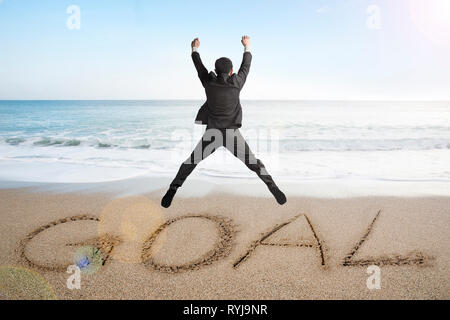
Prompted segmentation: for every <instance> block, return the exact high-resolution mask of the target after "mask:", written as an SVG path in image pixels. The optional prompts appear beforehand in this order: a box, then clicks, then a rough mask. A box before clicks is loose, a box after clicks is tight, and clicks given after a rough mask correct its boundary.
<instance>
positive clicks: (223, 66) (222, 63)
mask: <svg viewBox="0 0 450 320" xmlns="http://www.w3.org/2000/svg"><path fill="white" fill-rule="evenodd" d="M216 73H217V74H221V73H226V74H229V75H231V74H232V73H233V63H232V62H231V60H230V59H228V58H220V59H217V60H216Z"/></svg>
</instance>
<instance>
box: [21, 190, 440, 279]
mask: <svg viewBox="0 0 450 320" xmlns="http://www.w3.org/2000/svg"><path fill="white" fill-rule="evenodd" d="M116 201H119V202H120V201H122V203H113V204H112V205H111V206H110V207H109V208H114V210H115V211H114V212H113V214H112V213H111V212H112V211H109V210H106V212H105V211H104V212H103V213H102V215H101V216H100V217H96V216H90V215H78V216H73V217H67V218H64V219H59V220H57V221H53V222H50V223H48V224H46V225H44V226H41V227H39V228H37V229H36V230H34V231H33V232H31V233H30V234H29V235H27V237H26V238H25V239H23V240H22V241H21V242H20V245H19V254H20V258H21V260H22V262H23V263H24V264H26V265H27V266H29V267H32V268H36V269H40V270H43V271H59V272H61V271H65V270H66V268H67V265H69V263H67V260H68V259H67V258H68V253H67V248H68V247H74V246H75V247H76V246H78V247H80V246H81V247H82V246H90V247H93V248H96V249H97V250H99V251H100V252H101V266H105V265H107V264H108V262H109V261H110V260H111V259H116V260H119V261H121V262H129V263H143V264H144V265H145V267H146V268H148V269H152V270H156V271H160V272H166V273H177V272H183V271H188V270H197V269H199V268H202V267H204V266H207V265H211V264H213V263H215V262H217V261H219V260H222V259H225V258H226V257H228V256H229V255H230V254H231V252H232V250H233V248H234V239H235V233H236V232H235V224H234V223H233V221H232V220H231V219H229V218H225V217H221V216H216V215H209V214H187V215H183V216H179V217H176V218H172V219H169V220H164V219H163V218H162V214H161V212H159V209H158V206H156V205H155V204H153V203H152V202H151V201H150V200H148V199H146V198H145V197H135V198H133V199H129V198H128V199H126V200H116ZM124 202H125V203H124ZM131 203H132V204H133V206H132V207H133V210H132V211H130V210H129V209H127V210H123V212H122V213H121V212H120V210H118V209H117V208H119V209H120V208H129V204H131ZM123 213H125V214H123ZM121 214H122V216H121V217H119V218H118V215H121ZM381 216H382V213H381V210H380V211H378V212H377V213H376V214H375V215H374V218H373V220H372V221H371V223H370V224H369V225H368V227H367V229H366V230H365V231H363V232H361V237H360V239H359V240H358V241H357V242H356V243H355V245H354V247H353V248H350V250H349V251H348V254H346V255H345V256H344V257H343V258H342V260H341V263H339V265H340V266H342V267H356V266H360V267H361V266H370V265H379V266H386V265H390V266H406V265H410V266H411V265H417V266H425V265H428V262H429V261H431V260H432V257H429V256H426V255H425V254H423V253H422V252H419V251H413V252H410V253H408V254H406V255H400V254H396V255H381V256H378V257H370V258H359V259H357V258H356V253H357V252H358V251H359V250H360V248H361V247H362V246H363V245H364V243H365V242H366V241H367V240H368V239H369V237H370V235H371V234H372V233H373V229H374V228H375V227H376V224H377V222H378V220H379V219H380V217H381ZM112 221H115V223H112ZM117 221H119V222H118V223H116V222H117ZM57 228H58V229H60V230H59V232H61V231H63V230H62V229H61V228H65V229H67V230H65V232H64V234H68V235H73V234H76V236H75V238H76V239H67V242H66V243H59V244H58V249H56V248H55V249H54V250H51V251H52V255H53V256H52V258H51V259H49V258H45V254H42V249H41V250H39V248H38V247H39V246H40V247H43V246H45V243H47V244H48V245H50V246H55V245H54V244H53V242H50V241H49V240H48V239H51V238H52V237H51V232H52V229H57ZM77 228H78V231H77ZM89 229H91V233H93V234H92V235H91V236H88V234H89ZM80 230H81V231H82V232H80ZM192 230H195V231H192ZM197 230H201V232H196V231H197ZM55 231H56V230H55ZM67 231H71V232H67ZM293 232H294V233H299V232H301V233H304V234H305V235H307V237H301V239H300V240H298V239H295V240H289V238H286V237H285V235H286V234H289V233H290V234H292V233H293ZM319 234H320V233H319V232H318V228H317V226H315V225H314V224H313V221H312V220H311V219H310V217H309V216H308V215H306V214H299V215H296V216H294V217H292V218H290V219H288V220H286V221H283V222H282V223H280V224H277V225H275V226H273V227H272V228H270V229H268V231H267V232H264V233H262V234H261V236H260V237H259V238H257V239H255V240H254V241H252V242H251V243H250V244H249V245H248V247H247V249H246V250H245V251H244V252H241V253H240V254H239V255H237V258H236V259H234V260H233V262H232V264H231V266H230V267H232V268H234V269H238V268H239V267H240V266H242V265H243V264H245V263H246V261H248V260H249V259H251V257H252V255H254V254H255V253H256V252H257V251H258V249H259V248H260V247H272V248H276V247H303V248H309V249H311V250H314V251H315V252H316V255H317V264H318V265H319V266H320V267H321V268H324V269H326V268H327V267H328V266H329V263H328V258H327V250H326V247H325V243H324V241H323V239H322V238H321V237H320V235H319ZM174 235H176V236H177V238H175V237H174ZM283 235H284V237H283ZM83 237H84V239H83ZM180 237H181V241H182V243H189V242H192V241H196V243H197V244H196V245H195V246H191V247H189V246H186V248H181V249H180V247H179V246H177V245H176V244H174V243H175V242H177V241H175V240H174V239H178V242H180ZM46 239H47V240H46ZM48 245H47V247H48ZM64 249H65V251H64ZM58 250H62V252H63V251H64V252H65V253H64V254H61V257H60V260H59V261H58V259H56V258H55V252H58ZM180 250H183V254H182V255H181V256H182V258H180V254H176V253H177V252H178V253H179V251H180ZM274 250H275V249H274ZM47 251H48V249H47ZM160 251H166V252H165V255H163V257H161V252H160ZM56 255H57V254H56Z"/></svg>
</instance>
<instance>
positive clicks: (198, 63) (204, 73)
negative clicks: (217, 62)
mask: <svg viewBox="0 0 450 320" xmlns="http://www.w3.org/2000/svg"><path fill="white" fill-rule="evenodd" d="M198 47H200V40H198V38H195V39H194V40H193V41H192V42H191V48H192V61H194V65H195V69H197V73H198V77H199V78H200V81H201V82H202V83H203V81H205V80H206V78H207V77H208V70H206V68H205V66H204V65H203V62H202V59H200V54H199V53H198Z"/></svg>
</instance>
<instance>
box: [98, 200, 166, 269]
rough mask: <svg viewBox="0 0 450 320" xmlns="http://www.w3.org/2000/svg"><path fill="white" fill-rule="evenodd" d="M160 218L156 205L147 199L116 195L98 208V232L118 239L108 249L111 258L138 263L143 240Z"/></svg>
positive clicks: (162, 218)
mask: <svg viewBox="0 0 450 320" xmlns="http://www.w3.org/2000/svg"><path fill="white" fill-rule="evenodd" d="M164 222H165V218H164V215H163V213H162V210H161V208H160V206H159V205H158V204H156V203H155V202H153V201H151V200H150V199H148V198H146V197H143V196H132V197H125V198H118V199H114V200H112V201H111V202H110V203H108V204H107V205H106V206H105V208H104V209H103V210H102V213H101V215H100V221H99V224H98V234H99V235H102V234H111V235H115V236H117V237H118V238H119V239H120V244H118V245H117V246H116V247H115V248H114V250H113V251H112V252H111V258H113V259H114V260H118V261H121V262H126V263H140V262H141V251H142V244H143V242H144V240H145V239H146V238H147V237H148V235H149V234H152V233H153V232H154V231H155V230H156V229H157V228H158V227H159V226H161V225H162V224H163V223H164ZM155 249H157V248H156V247H155ZM156 251H157V250H155V252H156Z"/></svg>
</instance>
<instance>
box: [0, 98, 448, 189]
mask: <svg viewBox="0 0 450 320" xmlns="http://www.w3.org/2000/svg"><path fill="white" fill-rule="evenodd" d="M202 103H203V102H202V101H181V100H177V101H0V180H4V181H34V182H68V183H71V182H99V181H111V180H118V179H125V178H129V177H136V176H158V177H173V176H174V175H175V174H176V172H177V170H178V168H179V166H180V164H181V162H183V161H184V160H185V159H186V158H187V157H188V156H189V154H190V152H191V150H192V148H193V147H194V146H195V144H196V143H197V142H198V140H199V139H200V137H201V135H202V133H203V131H204V127H203V126H199V125H196V124H194V118H195V115H196V113H197V111H198V108H199V107H200V106H201V105H202ZM241 104H242V109H243V126H242V128H241V131H242V134H243V136H244V137H245V138H246V139H247V140H248V143H249V145H250V147H251V149H252V150H253V152H254V153H255V154H256V155H257V157H258V158H260V159H261V160H262V161H263V162H264V164H265V165H266V168H267V170H268V171H269V173H270V174H271V175H272V176H273V177H274V178H275V179H276V180H278V181H282V180H289V181H301V182H305V181H320V180H326V181H330V180H333V181H339V180H343V179H347V180H355V181H357V180H364V181H392V182H396V181H399V182H401V181H403V182H405V181H408V182H417V183H424V182H433V181H435V182H443V183H446V182H449V183H450V103H449V102H388V101H386V102H375V101H374V102H367V101H366V102H355V101H242V102H241ZM195 176H197V177H198V176H202V177H212V176H219V177H227V178H240V179H255V177H256V175H255V174H254V173H252V172H250V171H249V170H248V169H247V168H246V167H245V165H244V164H243V163H241V162H240V161H239V160H238V159H235V158H234V157H233V156H232V155H231V154H230V153H228V151H226V150H225V149H220V150H218V151H216V152H215V153H214V154H213V155H211V156H210V157H209V158H208V159H206V160H205V161H203V162H202V163H201V164H200V165H199V166H198V167H197V170H196V171H195ZM449 186H450V184H449ZM449 193H450V192H449Z"/></svg>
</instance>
